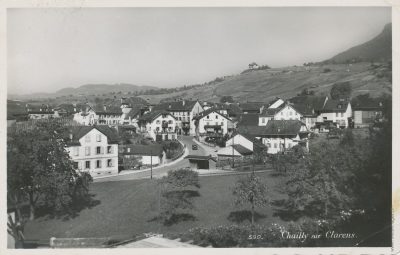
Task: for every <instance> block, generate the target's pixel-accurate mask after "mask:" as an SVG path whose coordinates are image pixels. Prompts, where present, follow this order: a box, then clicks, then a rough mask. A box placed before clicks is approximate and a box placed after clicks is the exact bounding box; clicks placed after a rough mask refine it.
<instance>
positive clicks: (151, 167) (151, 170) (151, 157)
mask: <svg viewBox="0 0 400 255" xmlns="http://www.w3.org/2000/svg"><path fill="white" fill-rule="evenodd" d="M150 179H153V150H152V149H150Z"/></svg>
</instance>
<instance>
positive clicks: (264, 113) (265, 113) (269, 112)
mask: <svg viewBox="0 0 400 255" xmlns="http://www.w3.org/2000/svg"><path fill="white" fill-rule="evenodd" d="M285 105H286V104H282V105H281V106H279V107H277V108H264V110H263V111H262V112H261V114H260V115H261V116H275V114H277V113H278V112H279V111H280V110H282V108H283V107H284V106H285Z"/></svg>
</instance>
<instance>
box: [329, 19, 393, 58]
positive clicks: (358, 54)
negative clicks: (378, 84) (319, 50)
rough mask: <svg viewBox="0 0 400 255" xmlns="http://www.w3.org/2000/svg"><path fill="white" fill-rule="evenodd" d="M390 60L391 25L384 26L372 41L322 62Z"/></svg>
mask: <svg viewBox="0 0 400 255" xmlns="http://www.w3.org/2000/svg"><path fill="white" fill-rule="evenodd" d="M391 59H392V23H389V24H386V25H385V27H384V29H383V31H382V32H381V33H380V34H379V35H378V36H376V37H375V38H373V39H372V40H370V41H368V42H366V43H363V44H360V45H357V46H355V47H352V48H350V49H348V50H346V51H344V52H342V53H339V54H337V55H336V56H334V57H332V58H331V59H328V60H326V61H324V62H325V63H348V62H360V61H371V62H386V61H388V60H391Z"/></svg>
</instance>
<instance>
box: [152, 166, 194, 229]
mask: <svg viewBox="0 0 400 255" xmlns="http://www.w3.org/2000/svg"><path fill="white" fill-rule="evenodd" d="M159 185H160V188H161V187H162V188H163V189H162V192H161V198H160V199H161V202H160V203H161V208H160V219H161V220H163V222H164V224H166V225H167V224H172V223H174V221H175V220H177V219H179V216H185V217H186V219H188V218H190V219H194V217H193V216H192V215H190V214H188V213H187V211H189V210H193V209H194V208H195V207H194V205H193V197H195V196H199V193H198V191H197V190H193V188H195V189H199V188H200V183H199V175H198V173H197V172H195V171H192V170H190V169H188V168H182V169H179V170H175V171H170V172H168V175H167V176H165V177H163V178H162V179H161V180H160V181H159ZM185 217H183V218H185Z"/></svg>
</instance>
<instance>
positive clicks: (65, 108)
mask: <svg viewBox="0 0 400 255" xmlns="http://www.w3.org/2000/svg"><path fill="white" fill-rule="evenodd" d="M54 110H57V111H58V114H59V115H60V116H61V117H68V116H71V115H73V114H75V113H76V112H77V110H76V106H74V105H73V104H59V105H58V106H57V107H56V108H55V109H54Z"/></svg>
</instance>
